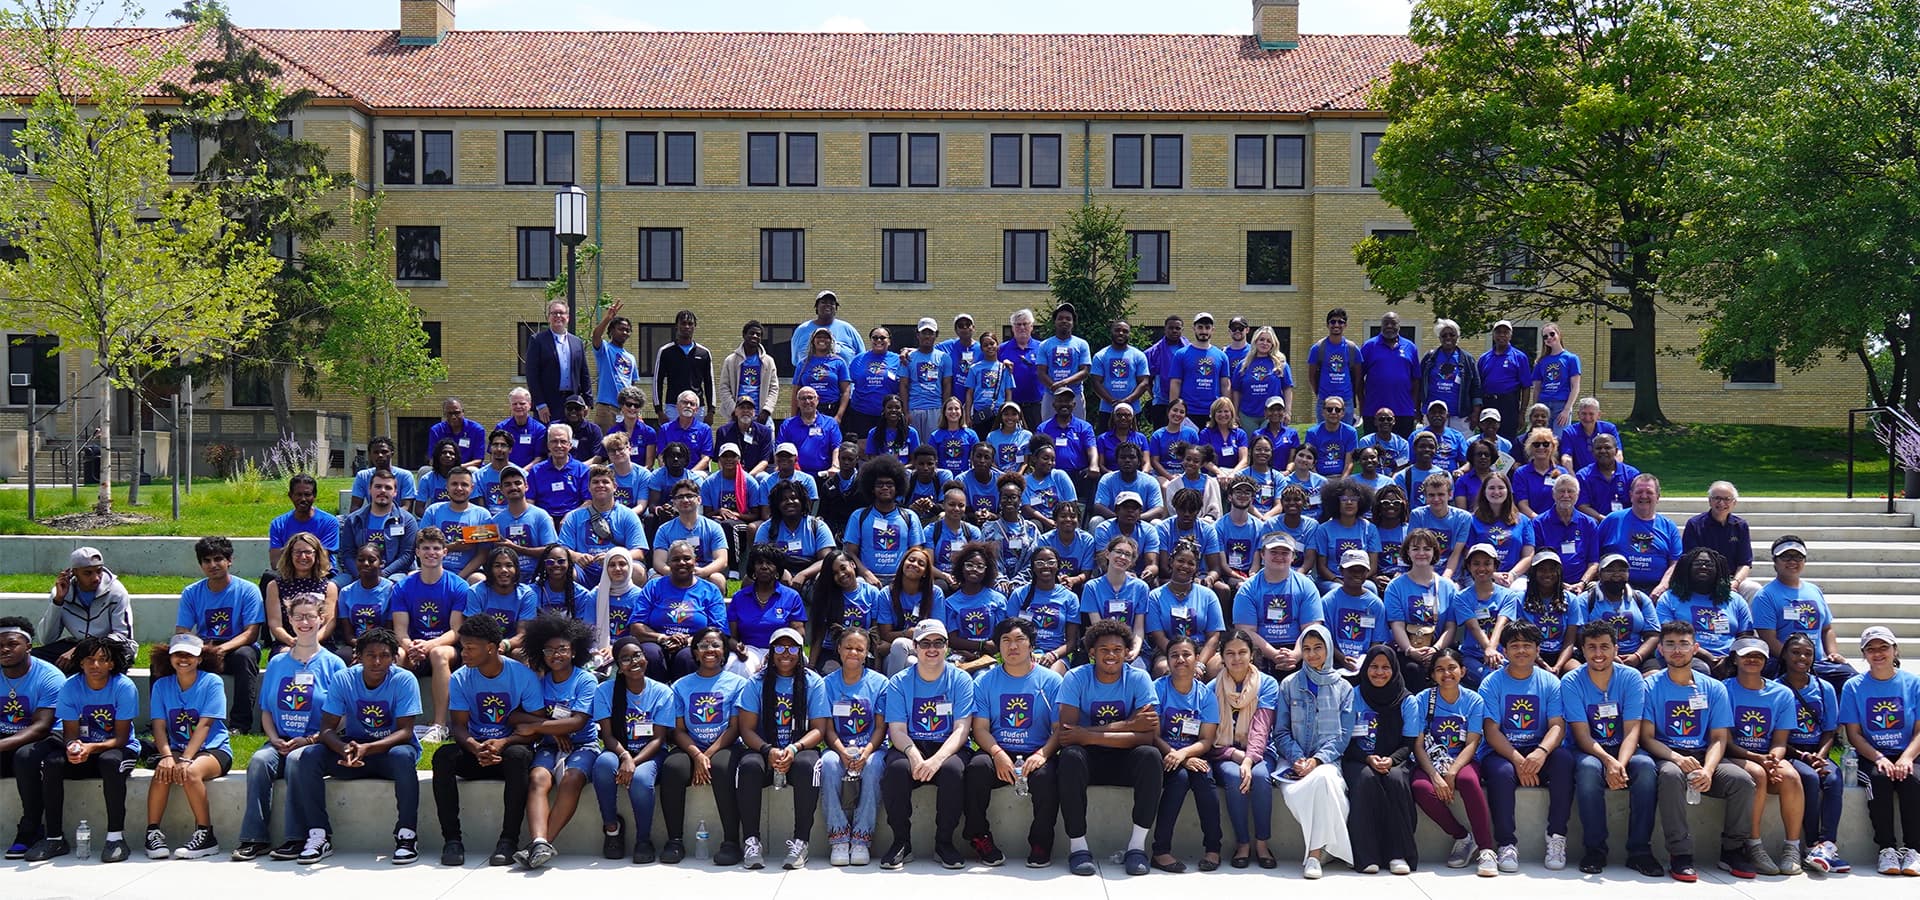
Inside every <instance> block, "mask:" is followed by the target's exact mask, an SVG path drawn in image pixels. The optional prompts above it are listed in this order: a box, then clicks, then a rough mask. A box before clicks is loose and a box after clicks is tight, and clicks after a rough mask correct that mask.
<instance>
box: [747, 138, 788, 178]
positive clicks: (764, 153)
mask: <svg viewBox="0 0 1920 900" xmlns="http://www.w3.org/2000/svg"><path fill="white" fill-rule="evenodd" d="M779 183H780V135H778V134H775V133H774V132H771V131H762V132H755V133H753V134H749V135H747V184H748V185H750V186H752V187H772V186H775V185H778V184H779Z"/></svg>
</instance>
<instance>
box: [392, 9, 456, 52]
mask: <svg viewBox="0 0 1920 900" xmlns="http://www.w3.org/2000/svg"><path fill="white" fill-rule="evenodd" d="M452 30H453V0H400V43H402V44H407V45H411V46H429V45H432V44H437V43H440V39H441V38H443V37H446V36H447V32H449V31H452Z"/></svg>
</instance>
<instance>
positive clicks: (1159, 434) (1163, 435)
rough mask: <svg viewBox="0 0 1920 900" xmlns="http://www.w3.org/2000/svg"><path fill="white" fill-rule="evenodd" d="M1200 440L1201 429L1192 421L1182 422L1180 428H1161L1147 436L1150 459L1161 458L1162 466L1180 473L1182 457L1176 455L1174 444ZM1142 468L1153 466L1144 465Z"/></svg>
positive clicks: (1191, 442) (1169, 470) (1193, 442)
mask: <svg viewBox="0 0 1920 900" xmlns="http://www.w3.org/2000/svg"><path fill="white" fill-rule="evenodd" d="M1199 441H1200V429H1198V428H1195V427H1194V426H1193V422H1192V421H1187V422H1183V423H1181V425H1180V427H1179V428H1159V429H1156V430H1155V431H1154V432H1153V434H1151V435H1148V436H1147V455H1148V458H1150V459H1157V460H1159V461H1160V468H1163V469H1166V470H1167V471H1168V472H1173V473H1178V472H1179V471H1180V457H1178V456H1175V455H1174V453H1173V445H1174V444H1177V443H1181V442H1185V443H1188V444H1195V443H1199ZM1142 468H1151V467H1148V466H1143V467H1142Z"/></svg>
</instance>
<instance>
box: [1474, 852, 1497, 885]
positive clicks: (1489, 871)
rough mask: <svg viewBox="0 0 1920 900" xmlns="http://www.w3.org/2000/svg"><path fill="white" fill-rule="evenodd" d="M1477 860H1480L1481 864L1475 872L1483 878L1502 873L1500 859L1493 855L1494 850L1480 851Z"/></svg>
mask: <svg viewBox="0 0 1920 900" xmlns="http://www.w3.org/2000/svg"><path fill="white" fill-rule="evenodd" d="M1477 861H1478V862H1479V866H1478V871H1477V872H1476V873H1475V874H1477V875H1479V876H1480V877H1481V878H1492V877H1494V876H1496V875H1498V874H1500V861H1499V859H1497V858H1496V857H1495V856H1494V855H1493V851H1492V850H1482V851H1480V855H1479V857H1478V858H1477Z"/></svg>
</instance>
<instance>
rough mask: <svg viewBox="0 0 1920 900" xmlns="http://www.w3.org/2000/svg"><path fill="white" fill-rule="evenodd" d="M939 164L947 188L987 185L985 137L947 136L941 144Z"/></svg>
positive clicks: (976, 135)
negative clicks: (944, 173)
mask: <svg viewBox="0 0 1920 900" xmlns="http://www.w3.org/2000/svg"><path fill="white" fill-rule="evenodd" d="M941 144H942V146H941V148H940V162H941V165H942V166H943V167H944V168H945V169H946V184H947V185H948V186H949V187H957V188H977V187H985V186H986V184H987V136H986V135H985V134H954V135H948V136H947V139H946V140H944V141H942V142H941Z"/></svg>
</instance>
